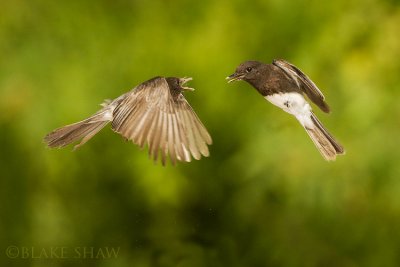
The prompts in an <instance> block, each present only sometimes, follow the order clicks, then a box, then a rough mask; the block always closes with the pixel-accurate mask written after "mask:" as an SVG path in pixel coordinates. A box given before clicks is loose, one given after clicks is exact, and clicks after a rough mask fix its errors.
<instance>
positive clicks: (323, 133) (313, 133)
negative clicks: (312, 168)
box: [304, 113, 345, 161]
mask: <svg viewBox="0 0 400 267" xmlns="http://www.w3.org/2000/svg"><path fill="white" fill-rule="evenodd" d="M311 121H312V122H313V124H314V127H307V126H305V127H304V128H305V130H306V132H307V133H308V135H309V136H310V138H311V140H312V141H313V142H314V144H315V146H316V147H317V148H318V150H319V152H320V153H321V155H322V156H323V157H324V158H325V159H326V160H328V161H331V160H336V155H342V154H344V153H345V151H344V148H343V146H342V145H341V144H339V143H338V142H337V141H336V140H335V138H334V137H333V136H332V135H331V134H330V133H329V132H328V131H327V130H326V128H325V127H324V126H323V125H322V123H321V122H320V121H319V120H318V118H317V117H316V116H315V115H314V113H311Z"/></svg>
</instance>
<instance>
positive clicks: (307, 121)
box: [226, 60, 344, 160]
mask: <svg viewBox="0 0 400 267" xmlns="http://www.w3.org/2000/svg"><path fill="white" fill-rule="evenodd" d="M226 79H227V80H228V82H232V81H236V80H244V81H246V82H248V83H249V84H251V85H252V86H253V87H254V88H255V89H257V91H258V92H259V93H260V94H261V95H263V96H264V98H265V99H267V100H268V101H269V102H271V103H272V104H274V105H275V106H278V107H280V108H281V109H283V110H284V111H286V112H287V113H289V114H292V115H293V116H295V117H296V119H297V120H298V121H299V122H300V124H301V125H302V126H303V127H304V129H305V130H306V132H307V133H308V135H309V136H310V137H311V139H312V140H313V142H314V144H315V145H316V146H317V148H318V150H319V151H320V152H321V154H322V156H323V157H324V158H325V159H326V160H335V159H336V155H340V154H344V148H343V147H342V146H341V145H340V144H339V143H338V142H337V141H336V140H335V139H334V138H333V136H332V135H330V134H329V132H328V131H327V130H326V129H325V127H324V126H323V125H322V123H321V122H320V121H319V120H318V118H317V117H316V116H315V114H314V113H313V112H312V110H311V106H310V104H309V103H308V102H307V100H306V99H305V98H304V94H306V95H307V96H308V98H309V99H310V100H311V101H312V102H314V103H315V104H316V105H317V106H318V107H319V108H320V109H321V110H322V111H324V112H326V113H329V112H330V110H329V106H328V104H327V103H326V102H325V97H324V95H323V94H322V93H321V91H320V90H319V89H318V87H317V86H316V85H315V84H314V83H313V82H312V81H311V80H310V78H308V77H307V75H305V74H304V73H303V72H302V71H301V70H299V69H298V68H297V67H295V66H294V65H292V64H290V63H289V62H286V61H284V60H274V61H273V62H272V64H264V63H261V62H258V61H246V62H244V63H242V64H240V65H239V66H238V67H237V68H236V72H235V73H234V74H232V75H230V76H229V77H227V78H226Z"/></svg>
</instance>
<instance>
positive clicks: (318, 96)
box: [272, 59, 330, 113]
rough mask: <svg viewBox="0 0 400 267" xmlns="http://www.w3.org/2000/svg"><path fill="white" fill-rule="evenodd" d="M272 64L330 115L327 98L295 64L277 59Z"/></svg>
mask: <svg viewBox="0 0 400 267" xmlns="http://www.w3.org/2000/svg"><path fill="white" fill-rule="evenodd" d="M272 64H274V65H275V66H277V67H279V68H280V69H282V70H283V71H284V72H285V73H286V74H287V75H288V76H289V77H290V78H291V79H293V80H294V81H295V82H296V84H297V86H298V87H299V88H300V89H302V90H303V92H304V93H305V94H306V95H307V96H308V98H310V99H311V101H313V102H314V103H315V104H316V105H317V106H318V107H319V108H320V109H321V110H322V111H324V112H327V113H329V112H330V109H329V106H328V104H327V103H326V102H325V96H324V95H323V94H322V92H321V90H319V88H318V87H317V86H316V85H315V83H314V82H313V81H311V79H310V78H308V76H307V75H305V74H304V73H303V72H302V71H301V70H299V69H298V68H297V67H296V66H294V65H293V64H290V63H289V62H287V61H285V60H282V59H275V60H274V61H273V62H272Z"/></svg>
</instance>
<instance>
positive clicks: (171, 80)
mask: <svg viewBox="0 0 400 267" xmlns="http://www.w3.org/2000/svg"><path fill="white" fill-rule="evenodd" d="M166 80H167V83H168V85H169V86H170V88H171V89H173V90H175V91H178V92H179V93H180V92H182V91H194V88H191V87H187V86H184V85H185V84H186V83H187V82H189V81H191V80H193V78H191V77H183V78H177V77H168V78H166Z"/></svg>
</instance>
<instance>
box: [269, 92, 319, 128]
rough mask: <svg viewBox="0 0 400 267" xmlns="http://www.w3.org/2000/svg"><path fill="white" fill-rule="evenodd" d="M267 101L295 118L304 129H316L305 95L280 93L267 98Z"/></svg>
mask: <svg viewBox="0 0 400 267" xmlns="http://www.w3.org/2000/svg"><path fill="white" fill-rule="evenodd" d="M265 99H266V100H268V101H269V102H271V103H272V104H274V105H275V106H277V107H279V108H281V109H283V110H284V111H286V112H287V113H289V114H292V115H293V116H295V117H296V118H297V120H298V121H299V122H300V123H301V124H302V125H303V126H304V127H307V128H314V123H313V121H312V120H311V106H310V104H308V102H307V101H306V99H305V98H304V96H303V95H301V94H299V93H296V92H291V93H279V94H273V95H269V96H265Z"/></svg>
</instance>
